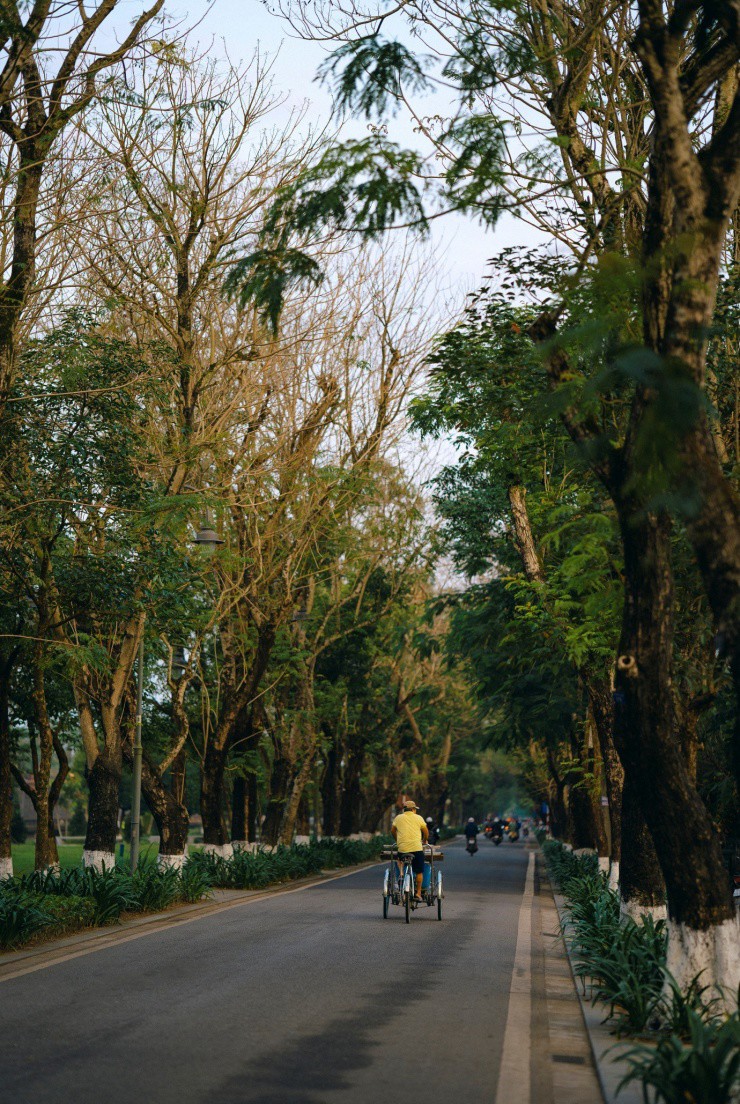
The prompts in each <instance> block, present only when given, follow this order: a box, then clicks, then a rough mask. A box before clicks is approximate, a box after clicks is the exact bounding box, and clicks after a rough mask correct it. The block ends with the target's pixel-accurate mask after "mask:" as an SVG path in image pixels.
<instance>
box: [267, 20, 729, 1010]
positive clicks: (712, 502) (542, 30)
mask: <svg viewBox="0 0 740 1104" xmlns="http://www.w3.org/2000/svg"><path fill="white" fill-rule="evenodd" d="M398 10H399V11H400V13H401V15H404V14H405V15H407V16H408V18H409V21H410V23H411V25H412V29H413V30H415V31H417V32H419V33H420V34H425V33H426V34H429V35H431V36H434V35H438V36H439V38H438V41H441V43H442V47H441V50H440V54H444V55H445V56H444V57H440V55H438V56H437V58H436V59H435V58H428V59H425V60H424V62H423V63H422V62H421V61H420V60H419V59H418V58H417V57H416V56H415V55H414V54H413V53H412V52H411V51H410V50H409V49H408V48H407V47H406V46H405V45H404V44H403V43H401V42H399V41H393V40H388V39H386V38H384V37H383V36H382V35H381V30H380V29H381V26H382V25H383V23H384V17H385V16H386V15H387V14H390V12H389V11H387V10H386V8H385V5H381V6H380V7H379V8H373V9H369V10H368V9H364V8H362V7H361V6H355V5H353V4H350V5H349V6H348V7H346V8H344V7H343V8H341V9H340V10H339V12H338V14H337V17H336V21H335V20H334V19H333V12H332V9H331V8H328V7H321V6H319V8H318V14H316V9H314V8H313V7H312V8H311V9H310V11H309V9H308V8H307V7H306V6H303V5H300V4H297V5H295V6H294V7H292V8H291V9H290V11H291V12H294V13H296V19H297V20H298V21H299V22H300V21H301V20H302V21H303V26H304V28H305V27H309V30H310V31H311V32H312V33H319V34H322V33H329V34H332V35H334V36H337V37H340V38H342V39H343V40H344V42H343V45H342V46H340V47H339V48H338V49H337V50H336V51H335V53H334V54H333V55H332V57H331V58H330V59H329V61H328V63H327V65H326V67H325V69H324V72H325V74H326V75H327V76H328V77H329V79H331V80H332V81H333V83H334V88H335V94H336V99H337V103H338V105H339V107H340V108H341V109H347V108H349V109H350V110H356V111H358V112H359V113H363V114H366V115H370V116H374V115H377V114H381V115H382V113H383V111H384V110H385V109H386V108H387V107H388V106H389V105H391V106H395V105H397V104H398V103H399V102H401V101H403V100H404V97H405V95H406V91H407V90H412V91H413V90H418V89H419V88H420V87H421V88H423V87H424V86H426V85H427V84H428V81H429V76H428V74H430V72H431V71H432V68H433V65H434V62H435V60H436V61H437V62H438V64H439V66H440V68H441V70H442V75H443V76H444V78H445V79H446V80H448V81H449V82H451V83H452V84H453V86H454V87H455V88H456V89H457V91H458V93H459V99H458V107H459V110H458V111H457V112H456V113H455V115H454V117H453V120H452V122H451V123H449V122H447V121H445V123H444V124H443V127H442V133H439V132H436V133H435V132H433V129H432V127H430V126H428V127H427V128H426V133H427V134H428V136H430V137H431V138H432V139H433V141H434V143H435V146H436V148H437V150H438V151H439V153H440V156H441V157H442V159H443V166H444V173H443V177H442V190H443V196H444V200H445V202H446V203H447V204H449V205H450V206H453V207H455V208H456V209H458V210H468V211H473V212H475V213H476V214H479V215H480V216H481V217H484V218H486V219H488V220H489V221H491V220H492V219H494V218H495V217H496V215H497V214H498V212H499V211H500V210H501V208H502V206H503V205H504V203H505V202H506V201H507V199H508V197H511V198H512V199H513V200H514V202H515V203H516V204H518V205H519V208H520V210H521V211H522V212H523V213H524V214H525V215H529V216H534V217H536V218H537V219H539V220H540V221H541V224H542V225H544V226H545V228H546V229H547V231H548V233H550V234H551V235H552V236H553V237H555V238H556V239H558V240H561V241H564V242H566V243H567V244H568V246H569V247H570V248H571V249H572V250H573V252H574V254H575V255H576V257H577V263H576V266H575V272H574V274H573V277H572V279H571V282H570V286H571V287H572V286H573V284H574V283H575V284H576V286H578V284H579V282H580V281H581V280H583V277H586V276H589V275H590V274H589V271H588V270H589V268H591V270H592V272H593V270H595V271H596V274H597V277H596V279H597V280H598V274H599V273H601V274H602V275H603V273H604V272H605V271H606V272H608V271H609V268H610V267H611V269H612V270H614V269H615V268H616V269H617V270H619V271H620V272H622V273H623V274H626V273H628V272H633V273H635V272H638V273H639V277H638V280H637V288H638V295H637V302H636V304H635V305H634V306H633V307H632V308H631V310H630V312H629V314H630V324H624V325H619V324H616V322H615V320H614V319H612V322H613V323H614V325H613V329H612V333H611V335H610V337H609V338H607V337H606V335H605V334H604V331H603V330H602V333H601V338H599V339H596V340H595V341H594V342H593V343H592V351H593V356H592V358H591V359H590V360H589V358H588V357H585V358H584V357H583V340H582V338H583V333H582V331H581V330H576V325H575V323H576V321H578V322H580V321H581V316H578V315H576V313H574V312H572V309H571V305H572V298H571V297H570V296H569V294H568V291H567V290H566V289H565V288H564V287H563V282H562V281H560V280H559V281H556V283H555V284H554V285H551V286H550V288H549V289H548V290H549V296H550V298H551V297H552V295H553V289H554V292H555V295H556V296H560V300H561V301H560V304H559V305H552V298H551V303H550V305H546V306H545V309H544V310H541V312H540V313H539V314H538V317H537V318H536V320H535V321H534V323H533V324H532V326H531V327H530V334H531V335H532V337H533V338H534V340H535V341H536V342H537V343H538V344H539V345H540V346H541V348H542V351H543V354H544V356H545V360H546V363H547V365H548V371H549V376H550V381H551V385H552V387H553V388H555V389H556V390H558V391H559V392H561V394H563V400H564V401H563V409H562V413H561V417H562V418H563V421H564V424H565V426H566V428H567V430H568V432H569V434H570V435H571V437H572V439H573V440H574V442H575V443H576V444H577V445H578V446H579V447H580V448H582V449H583V450H584V453H585V454H586V455H588V456H589V461H590V464H591V466H592V469H593V471H594V473H595V474H596V475H597V476H598V478H599V479H600V480H601V481H602V483H603V485H604V487H605V489H606V491H607V493H608V495H609V497H610V498H611V500H612V502H613V503H614V507H615V510H616V513H617V516H618V518H619V525H620V535H621V539H622V542H623V547H624V564H625V600H624V616H623V624H622V634H621V640H620V644H619V649H618V652H619V655H618V664H617V689H616V693H617V698H616V706H617V708H616V719H615V724H616V728H615V733H616V741H617V746H618V749H619V752H620V756H621V758H622V761H623V764H624V767H625V770H626V775H627V782H628V784H629V785H634V787H635V791H636V793H637V796H638V799H639V802H640V805H641V807H642V811H643V813H644V816H645V819H646V821H647V823H648V825H649V827H650V829H651V833H652V836H653V839H654V843H655V846H656V849H657V852H658V855H659V860H660V863H661V867H662V870H663V874H664V876H665V879H666V884H667V890H668V907H669V918H670V929H671V934H672V938H671V947H672V948H673V949H672V950H670V951H669V965H670V966H671V968H672V969H674V970H675V971H677V976H680V978H681V980H682V981H684V980H688V978H689V977H690V976H693V975H694V974H695V973H696V971H697V970H698V969H705V968H706V969H707V970H708V971H709V974H710V975H711V977H712V979H713V980H714V981H715V982H720V981H721V982H722V983H724V984H726V985H728V987H729V988H730V989H734V987H735V985H736V984H737V983H738V981H739V980H740V955H739V954H738V952H737V946H738V938H737V919H736V918H735V915H734V910H733V905H732V901H731V899H730V895H729V891H728V889H727V883H726V879H725V877H724V874H723V865H722V861H721V854H720V848H719V841H718V839H717V838H716V836H715V835H713V833H712V832H711V830H710V829H709V827H708V818H707V815H706V810H705V809H704V807H703V806H702V803H701V801H700V799H699V797H698V794H697V792H696V789H695V787H694V785H693V783H692V781H691V778H690V775H689V772H688V767H687V763H686V760H685V757H684V756H683V753H682V749H681V741H680V739H679V736H678V733H677V725H676V717H675V703H674V699H673V688H672V662H673V646H672V635H673V610H674V591H673V579H672V573H671V532H670V531H671V522H670V516H669V511H668V509H667V507H666V502H665V500H660V499H659V498H658V497H657V496H656V483H660V482H661V481H662V489H663V490H667V489H668V488H670V489H671V490H672V491H673V492H674V493H676V492H678V493H679V494H680V497H681V503H682V505H681V506H680V512H681V514H682V517H683V521H684V524H685V526H686V532H687V534H688V536H689V539H690V540H691V543H692V546H693V549H694V552H695V555H696V558H697V563H698V565H699V567H700V570H701V573H702V577H703V581H704V587H705V591H706V594H707V597H708V599H709V602H710V604H711V607H712V611H713V615H714V618H715V624H716V627H717V629H718V631H719V632H720V633H721V634H722V640H723V641H726V643H727V648H728V654H730V655H731V656H732V657H733V658H732V663H733V670H735V669H736V668H737V665H738V659H737V649H738V644H737V641H738V639H740V618H739V617H738V593H739V583H740V557H739V555H738V552H739V549H740V540H739V537H738V534H739V532H740V521H739V520H738V518H739V513H740V511H739V510H738V496H737V492H736V490H735V488H734V486H733V484H732V482H731V481H730V480H729V479H728V478H727V476H726V475H725V473H724V472H723V470H722V466H721V463H720V461H719V458H718V456H717V453H716V450H715V445H714V440H713V436H712V431H711V419H710V417H709V416H708V414H707V412H706V410H705V408H704V406H703V403H702V401H701V396H702V394H703V393H704V390H705V388H706V384H707V380H706V338H705V334H706V330H707V328H708V326H709V324H710V322H711V319H712V315H713V311H714V307H715V300H716V291H717V283H718V276H719V267H720V262H721V259H722V255H723V249H724V243H725V238H726V235H727V231H728V227H729V222H730V217H731V215H732V214H733V212H734V211H735V209H736V207H737V203H738V195H739V194H740V91H739V90H738V87H737V82H736V79H735V73H736V67H737V62H738V44H737V41H736V38H735V36H734V32H733V30H732V27H733V26H734V22H733V20H734V15H733V14H732V9H731V7H730V6H729V5H724V4H720V5H719V6H716V5H712V6H709V5H701V4H691V5H684V6H679V8H677V9H675V10H671V11H670V12H668V11H666V10H664V7H663V6H662V5H661V3H660V0H645V2H644V3H641V4H639V5H638V8H637V10H636V11H633V10H632V9H630V8H629V7H628V6H627V5H618V6H617V8H613V9H609V10H608V11H607V12H603V11H602V10H601V9H600V8H598V7H596V6H591V7H590V8H588V9H586V10H584V9H583V8H582V7H577V6H576V5H567V6H566V7H565V8H564V9H563V10H562V11H558V13H557V14H556V13H554V12H551V11H547V12H544V11H543V10H542V9H541V7H540V6H538V5H532V4H530V3H528V2H524V3H521V4H517V5H516V6H515V9H514V10H512V8H511V7H510V6H506V8H503V9H499V8H497V7H495V6H493V5H489V4H483V3H476V4H474V5H473V6H472V8H468V6H465V8H463V7H462V6H459V7H458V6H457V5H452V6H449V5H436V4H434V5H430V6H428V7H425V8H420V7H417V5H415V4H409V5H401V7H400V9H398ZM522 29H523V30H524V31H525V34H524V35H522V33H521V32H522ZM383 30H386V28H385V27H383ZM630 43H631V46H632V49H631V51H630V49H629V46H630ZM607 73H609V77H608V79H602V76H605V75H606V74H607ZM522 74H524V75H522ZM501 105H503V106H501ZM523 105H524V106H523ZM529 110H531V112H532V115H533V117H534V126H535V127H540V128H542V127H543V125H544V127H545V128H546V130H545V136H546V138H547V139H548V141H549V152H548V149H547V147H543V146H540V147H539V148H537V147H534V148H533V147H532V146H531V145H530V144H529V143H522V142H520V141H519V139H518V135H519V134H520V133H521V127H522V123H523V121H524V120H526V123H527V125H530V120H529V117H528V115H529ZM648 122H649V125H646V124H647V123H648ZM345 153H346V156H345V158H344V160H342V159H341V157H340V155H339V154H336V153H335V154H334V156H333V157H332V158H330V159H327V161H326V163H325V165H324V166H323V176H322V178H321V179H320V180H317V177H316V174H315V173H314V174H313V175H311V176H309V177H307V178H306V179H305V180H304V181H302V182H300V183H299V184H298V185H297V186H294V187H293V188H292V189H290V190H289V191H288V192H287V193H286V194H285V195H284V196H283V197H281V200H280V202H279V203H278V204H277V206H276V209H275V215H274V218H273V220H272V222H270V220H268V223H267V226H268V228H270V229H271V230H272V231H273V233H274V241H275V244H276V247H277V248H281V247H283V248H284V247H285V245H286V244H287V241H288V240H289V236H290V235H292V238H293V240H296V239H297V240H298V241H299V242H301V241H303V242H309V243H310V234H311V232H312V231H313V232H314V233H315V232H317V228H319V227H325V226H327V225H335V224H337V223H339V224H344V225H348V224H353V225H355V226H356V227H357V229H359V230H360V231H362V232H364V233H367V234H370V235H375V236H377V235H378V234H379V233H381V232H382V231H383V230H384V229H385V228H387V227H388V226H389V225H390V224H391V222H392V221H393V219H395V218H397V216H398V215H399V214H403V216H404V217H406V218H411V219H414V220H417V222H421V224H422V225H423V221H424V218H425V216H424V212H423V209H422V207H421V203H420V199H419V189H418V187H414V186H413V184H412V182H413V179H414V176H415V174H417V173H418V170H419V165H420V162H419V160H418V158H417V159H410V158H408V157H406V156H404V155H403V153H402V151H400V150H398V148H397V147H391V146H389V145H388V144H387V143H386V141H385V139H384V138H383V136H382V135H381V136H380V137H379V138H378V140H377V142H376V143H375V145H374V148H373V151H372V153H373V157H372V158H371V159H370V160H368V157H367V156H365V157H364V160H363V158H360V157H357V156H356V155H357V153H358V149H357V147H356V146H353V147H352V148H350V149H348V150H346V151H345ZM556 159H557V160H556ZM558 161H559V164H558ZM389 177H390V178H392V180H391V183H390V185H389V184H388V179H389ZM368 178H369V179H368ZM613 179H618V180H620V181H624V184H623V186H620V187H618V188H617V187H616V186H615V185H614V184H613V183H612V180H613ZM527 192H531V193H533V194H532V195H531V196H530V197H528V196H527ZM545 192H547V193H549V195H551V196H552V195H554V196H556V197H557V199H556V202H554V203H552V204H551V205H550V212H549V214H548V211H547V207H546V203H545ZM363 196H364V197H365V204H364V206H363V204H362V203H361V202H358V200H359V199H361V198H362V197H363ZM376 196H378V197H379V200H378V202H373V199H372V198H368V197H376ZM285 256H286V258H287V257H288V254H287V253H286V254H285ZM592 258H596V259H597V263H596V264H594V263H593V262H592ZM289 263H290V261H289V259H288V260H286V264H288V265H289ZM579 278H580V280H579ZM585 283H586V284H588V285H589V286H590V288H591V290H592V291H593V289H594V284H593V282H592V281H590V280H586V281H585ZM247 287H248V288H249V281H247ZM251 290H252V291H257V290H258V289H256V288H255V287H254V286H253V285H252V287H251ZM576 298H577V296H576ZM596 298H597V299H598V296H597V297H596ZM582 303H583V300H582V299H581V305H582ZM599 305H600V306H601V307H603V300H602V301H601V302H600V304H599ZM591 307H592V308H595V300H594V299H592V303H591ZM588 317H589V319H592V320H595V319H596V317H597V315H596V310H595V309H591V310H589V313H588ZM563 323H565V324H566V325H568V324H569V325H570V326H571V329H572V330H573V331H576V332H577V334H578V337H577V339H576V342H575V344H570V345H569V343H568V341H567V339H566V338H565V337H564V335H563V332H562V330H563ZM602 339H603V340H602ZM635 346H638V347H639V349H641V350H642V352H640V351H638V350H636V349H635ZM630 350H631V351H632V352H633V353H634V354H635V355H634V356H629V355H627V354H629V352H630ZM574 354H578V355H574ZM584 360H585V361H587V362H588V370H587V371H586V370H584ZM596 364H598V365H600V366H602V367H603V366H604V365H606V370H607V376H608V380H609V382H608V383H606V381H605V380H603V379H602V380H600V379H599V377H598V376H597V377H596V382H597V387H596V390H597V394H600V395H602V396H603V398H604V404H603V405H602V407H601V408H599V406H598V402H597V404H596V407H594V404H593V402H592V401H590V398H591V399H592V397H593V393H592V390H589V387H588V384H589V381H590V380H593V377H594V375H595V374H596V373H595V365H596ZM615 378H618V379H619V380H620V381H626V382H627V387H628V390H629V399H628V403H629V413H628V414H627V415H626V418H625V420H624V421H623V422H622V423H621V424H620V426H619V428H618V429H616V427H614V426H613V425H612V424H611V423H610V422H609V413H610V411H609V399H608V396H609V394H610V393H611V389H612V384H613V383H614V381H615ZM579 382H582V383H584V384H586V387H585V388H583V389H582V388H581V387H579ZM602 388H603V389H602ZM669 409H670V410H671V412H672V414H673V415H675V414H676V413H677V411H680V412H681V416H680V418H676V417H673V418H672V417H671V416H670V415H669V414H668V410H669ZM607 427H608V428H607ZM658 444H660V445H661V446H662V447H661V448H660V449H658V450H656V448H655V447H654V446H656V445H658ZM687 492H688V494H687ZM674 504H675V499H674ZM656 778H659V779H660V781H659V783H658V785H657V787H656V784H655V780H656ZM658 791H659V793H658ZM677 807H680V808H681V810H682V816H681V817H680V822H681V830H680V831H678V832H677V831H676V815H675V811H676V808H677ZM687 970H688V972H689V973H688V975H687V974H686V972H685V971H687ZM720 975H721V976H720Z"/></svg>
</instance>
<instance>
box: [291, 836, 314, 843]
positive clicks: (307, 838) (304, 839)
mask: <svg viewBox="0 0 740 1104" xmlns="http://www.w3.org/2000/svg"><path fill="white" fill-rule="evenodd" d="M310 842H311V837H310V836H296V837H295V839H294V840H293V843H304V844H305V843H310Z"/></svg>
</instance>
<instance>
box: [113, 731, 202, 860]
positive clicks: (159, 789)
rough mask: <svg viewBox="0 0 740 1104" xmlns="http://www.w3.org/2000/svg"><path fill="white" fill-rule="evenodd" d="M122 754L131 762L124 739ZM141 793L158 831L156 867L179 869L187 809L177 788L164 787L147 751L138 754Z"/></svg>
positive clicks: (185, 838) (184, 845)
mask: <svg viewBox="0 0 740 1104" xmlns="http://www.w3.org/2000/svg"><path fill="white" fill-rule="evenodd" d="M123 753H124V756H125V758H126V762H127V763H133V759H134V755H133V746H132V743H131V741H130V740H126V741H125V743H124V745H123ZM173 791H174V792H173ZM141 792H142V793H143V795H144V800H145V801H146V803H147V807H148V809H149V812H150V813H151V814H152V816H153V817H154V822H155V824H156V825H157V830H158V832H159V854H158V856H157V862H158V864H159V866H161V867H170V866H172V867H175V868H176V869H180V868H181V867H182V866H183V864H184V862H185V857H186V851H187V844H188V827H189V817H188V810H187V809H186V808H185V805H184V804H183V802H182V801H180V800H178V798H177V796H176V792H177V791H176V787H175V786H173V787H172V788H171V789H169V788H168V787H167V785H166V784H165V781H164V779H163V778H162V776H161V774H160V771H159V768H158V766H157V764H156V763H155V762H153V760H152V759H151V757H150V756H149V755H148V754H147V752H146V751H144V752H143V753H142V757H141Z"/></svg>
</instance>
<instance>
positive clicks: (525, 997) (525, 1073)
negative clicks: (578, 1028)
mask: <svg viewBox="0 0 740 1104" xmlns="http://www.w3.org/2000/svg"><path fill="white" fill-rule="evenodd" d="M534 862H535V860H534V851H530V852H529V864H528V866H527V876H526V878H525V881H524V894H523V896H522V903H521V907H520V909H519V926H518V928H517V936H516V952H515V954H514V969H513V971H512V974H511V989H510V990H509V1008H508V1012H507V1014H506V1028H505V1030H504V1043H503V1047H502V1050H501V1068H500V1070H499V1077H498V1086H497V1089H496V1104H530V1092H531V1080H530V1072H529V1066H530V1060H531V1053H532V1040H531V1037H530V1036H531V1029H532V903H533V901H534Z"/></svg>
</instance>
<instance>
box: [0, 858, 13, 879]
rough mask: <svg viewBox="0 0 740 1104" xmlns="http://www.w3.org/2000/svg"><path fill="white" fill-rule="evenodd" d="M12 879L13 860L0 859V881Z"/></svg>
mask: <svg viewBox="0 0 740 1104" xmlns="http://www.w3.org/2000/svg"><path fill="white" fill-rule="evenodd" d="M12 877H13V859H12V858H9V859H0V881H1V880H2V879H3V878H12Z"/></svg>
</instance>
